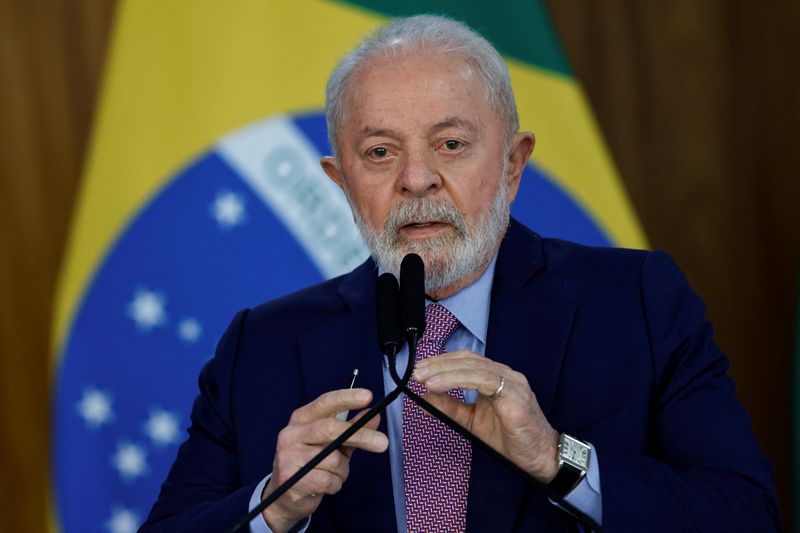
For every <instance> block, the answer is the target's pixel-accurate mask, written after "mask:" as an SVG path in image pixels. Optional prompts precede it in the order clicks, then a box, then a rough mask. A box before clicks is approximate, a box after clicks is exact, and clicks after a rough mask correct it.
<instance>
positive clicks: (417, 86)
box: [322, 53, 533, 298]
mask: <svg viewBox="0 0 800 533" xmlns="http://www.w3.org/2000/svg"><path fill="white" fill-rule="evenodd" d="M532 149H533V135H532V134H530V133H518V134H515V135H514V137H513V138H512V139H511V142H510V143H509V139H508V134H507V131H506V124H505V123H504V122H503V121H502V120H501V119H500V117H499V116H498V115H497V113H496V112H494V111H493V110H492V109H491V108H490V107H489V105H488V103H487V102H486V99H485V96H484V92H483V84H482V80H481V78H480V76H479V74H478V73H477V72H476V71H475V69H474V67H473V65H472V64H471V63H470V62H469V60H468V59H467V58H466V57H464V56H460V55H455V54H446V55H445V54H435V53H413V54H411V55H408V56H401V57H385V58H376V59H372V60H370V62H369V63H368V64H367V65H365V66H363V67H362V68H361V69H360V70H359V71H357V72H356V73H355V74H354V79H352V80H351V81H350V84H349V89H348V92H347V94H346V95H345V117H344V121H343V124H342V129H341V130H340V131H339V132H338V136H337V159H336V160H334V159H333V158H323V160H322V165H323V168H324V169H325V171H326V172H327V173H328V175H329V176H330V177H331V178H332V179H333V180H334V181H335V182H336V183H338V184H339V185H340V186H341V187H342V189H343V190H344V192H345V194H346V195H347V197H348V199H349V200H350V203H351V205H352V207H353V210H354V214H355V218H356V222H357V223H358V224H359V227H360V229H361V231H362V234H363V235H364V237H365V241H366V242H367V245H368V246H369V247H370V250H371V252H372V253H373V255H374V256H375V257H376V260H378V262H379V263H381V265H382V266H383V267H384V268H386V269H387V270H389V271H395V270H396V269H397V268H399V259H402V257H403V256H404V255H405V254H406V253H409V252H415V253H418V254H419V255H420V256H421V257H422V259H423V261H424V262H425V265H426V271H427V275H426V284H427V285H428V286H427V287H426V288H427V289H428V291H429V293H431V295H432V296H433V295H434V294H432V293H438V297H440V298H441V297H446V296H448V295H449V294H450V293H454V292H457V291H458V290H460V289H461V288H463V287H464V286H466V285H467V284H469V283H471V282H472V281H474V280H475V279H477V277H479V276H480V274H481V273H482V272H483V271H484V270H485V268H486V267H487V266H488V263H489V262H490V261H491V259H492V257H493V256H494V254H495V253H496V252H497V249H498V247H499V245H500V239H501V238H502V235H503V233H504V232H505V229H506V226H507V224H508V204H509V203H510V202H511V201H512V200H513V198H514V196H515V195H516V192H517V188H518V185H519V176H520V174H521V172H522V169H523V168H524V165H525V162H527V159H528V157H529V156H530V152H531V151H532ZM489 226H491V227H489ZM398 258H399V259H398Z"/></svg>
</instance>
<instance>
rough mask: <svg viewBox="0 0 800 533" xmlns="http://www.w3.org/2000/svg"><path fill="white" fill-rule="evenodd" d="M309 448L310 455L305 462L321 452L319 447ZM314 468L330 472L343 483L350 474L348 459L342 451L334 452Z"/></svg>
mask: <svg viewBox="0 0 800 533" xmlns="http://www.w3.org/2000/svg"><path fill="white" fill-rule="evenodd" d="M309 448H310V450H311V452H312V453H311V454H310V455H309V457H308V459H307V461H306V462H308V461H310V460H311V459H312V458H313V457H314V456H315V455H317V454H318V453H319V452H320V451H321V450H322V448H321V447H315V446H309ZM303 464H305V463H303ZM314 468H315V469H317V468H318V469H320V470H325V471H327V472H330V473H331V474H333V475H335V476H339V477H340V478H341V479H342V481H344V480H345V479H347V476H348V475H349V474H350V457H349V456H348V455H347V454H346V453H344V451H343V450H341V449H339V450H334V451H333V453H331V454H330V455H329V456H328V457H326V458H325V459H323V460H322V462H321V463H320V464H318V465H317V466H315V467H314ZM298 470H299V468H298Z"/></svg>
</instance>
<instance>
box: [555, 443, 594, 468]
mask: <svg viewBox="0 0 800 533" xmlns="http://www.w3.org/2000/svg"><path fill="white" fill-rule="evenodd" d="M589 450H590V448H589V447H588V446H587V445H586V444H584V443H582V442H581V441H579V440H576V439H573V438H572V437H570V436H569V435H564V436H563V439H562V440H561V458H562V459H563V460H565V461H568V462H570V463H572V464H573V465H575V466H577V467H578V468H580V469H581V470H586V469H588V468H589Z"/></svg>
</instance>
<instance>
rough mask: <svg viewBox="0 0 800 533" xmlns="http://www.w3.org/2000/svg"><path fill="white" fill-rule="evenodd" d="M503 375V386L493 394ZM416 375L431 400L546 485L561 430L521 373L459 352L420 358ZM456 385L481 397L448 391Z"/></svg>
mask: <svg viewBox="0 0 800 533" xmlns="http://www.w3.org/2000/svg"><path fill="white" fill-rule="evenodd" d="M501 377H502V378H504V379H505V385H504V386H503V390H502V391H501V392H500V394H498V395H496V396H494V397H491V396H492V395H493V394H494V393H495V391H497V389H498V387H499V386H500V378H501ZM414 379H415V380H417V381H418V382H419V383H422V384H423V385H425V387H426V388H427V389H428V391H430V394H428V395H427V396H426V399H427V400H428V401H429V402H431V403H432V404H433V405H434V406H436V407H437V408H439V409H440V410H442V411H443V412H444V413H445V414H446V415H448V416H449V417H451V418H452V419H453V420H455V421H456V422H458V423H459V424H461V425H462V426H464V427H465V428H467V429H468V430H470V431H471V432H472V433H474V434H475V435H476V436H477V437H479V438H480V439H481V440H483V441H484V442H486V443H487V444H489V445H490V446H491V447H492V448H494V449H495V450H497V451H498V452H500V453H502V454H503V455H505V456H506V457H507V458H509V459H511V460H512V461H513V462H514V463H516V464H517V465H518V466H520V467H521V468H523V469H524V470H525V471H527V472H528V473H529V474H531V475H532V476H534V477H535V478H536V479H538V480H539V481H541V482H542V483H549V482H550V481H551V480H552V479H553V478H554V477H555V475H556V474H557V473H558V437H559V435H558V432H557V431H556V430H555V429H553V427H552V426H551V425H550V424H549V423H548V421H547V419H546V418H545V417H544V413H542V410H541V408H540V407H539V402H537V401H536V395H535V394H534V393H533V391H532V390H531V387H530V385H529V384H528V380H527V379H526V378H525V376H524V375H523V374H520V373H519V372H515V371H514V370H513V369H511V368H509V367H508V366H506V365H504V364H501V363H497V362H495V361H492V360H491V359H489V358H487V357H481V356H479V355H477V354H476V353H474V352H471V351H469V350H459V351H457V352H450V353H446V354H442V355H439V356H436V357H431V358H429V359H425V360H424V361H420V362H418V363H417V365H416V369H415V371H414ZM456 388H461V389H469V390H477V391H478V392H479V393H480V395H479V396H478V400H477V401H476V402H475V403H474V404H468V403H464V402H461V401H459V400H457V399H455V398H453V397H451V396H448V395H447V391H449V390H450V389H456Z"/></svg>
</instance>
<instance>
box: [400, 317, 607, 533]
mask: <svg viewBox="0 0 800 533" xmlns="http://www.w3.org/2000/svg"><path fill="white" fill-rule="evenodd" d="M407 335H408V362H407V363H406V371H405V373H404V374H403V377H402V378H400V376H398V374H397V369H395V359H396V357H397V352H396V351H395V352H394V353H390V354H389V355H388V358H389V373H390V374H391V376H392V380H393V381H394V382H395V384H397V387H396V388H395V389H394V390H393V391H392V394H394V393H395V392H396V391H398V390H400V391H401V392H403V393H405V395H406V396H408V397H409V398H410V399H411V401H413V402H414V403H416V404H417V405H419V406H420V407H422V408H423V409H425V410H426V411H428V413H430V414H431V415H433V417H434V418H436V419H437V420H439V421H441V422H442V423H444V424H445V425H446V426H447V427H449V428H450V429H452V430H453V431H455V432H456V433H458V434H459V435H461V436H462V437H464V438H465V439H467V440H468V441H469V442H470V443H471V444H472V445H473V446H476V447H478V448H480V449H481V450H483V451H485V452H486V453H488V454H489V455H491V456H492V457H494V458H495V459H496V460H497V461H498V462H500V463H501V464H502V465H503V466H505V467H506V468H508V469H509V470H511V471H512V472H514V473H515V474H517V475H519V476H520V477H522V478H523V479H524V480H525V481H526V482H527V483H528V484H530V485H533V486H534V487H536V488H537V489H538V490H540V491H541V492H543V493H544V494H545V495H546V496H547V497H548V498H550V500H551V501H554V502H556V503H557V504H558V505H559V507H561V508H562V509H563V510H565V511H567V512H568V513H570V514H571V515H572V516H573V517H574V518H575V519H576V520H578V522H580V523H581V525H583V526H584V527H587V528H588V529H589V530H590V531H595V532H596V533H604V531H605V530H604V529H603V527H602V526H601V525H600V524H598V523H597V521H595V520H594V519H593V518H592V517H590V516H589V515H587V514H586V513H584V512H583V511H581V510H580V509H578V508H576V507H575V506H574V505H572V504H570V503H569V502H568V501H567V500H566V499H564V497H562V496H560V495H558V494H556V493H555V492H554V491H553V490H552V489H551V488H550V487H549V486H547V484H545V483H542V482H541V481H539V480H538V479H536V478H535V477H533V476H532V475H530V474H529V473H528V472H526V471H525V470H523V469H522V468H520V467H519V466H518V465H517V464H516V463H514V462H513V461H511V460H510V459H508V458H507V457H506V456H505V455H503V454H501V453H500V452H498V451H497V450H495V449H494V448H492V447H491V446H489V445H488V444H487V443H486V442H484V441H483V440H481V439H480V438H478V437H477V436H475V434H473V433H472V432H471V431H469V430H468V429H466V428H465V427H464V426H462V425H461V424H459V423H458V422H456V421H455V420H453V419H452V418H450V417H449V416H447V415H446V414H444V413H443V412H442V411H440V410H439V409H437V408H436V407H435V406H433V405H432V404H431V403H430V402H429V401H427V400H426V399H425V398H423V397H421V396H420V395H418V394H417V393H415V392H414V391H412V390H411V389H409V388H408V382H409V380H410V379H411V374H413V371H414V360H415V359H416V355H417V333H416V332H411V331H409V332H408V333H407ZM412 341H413V342H412Z"/></svg>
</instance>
